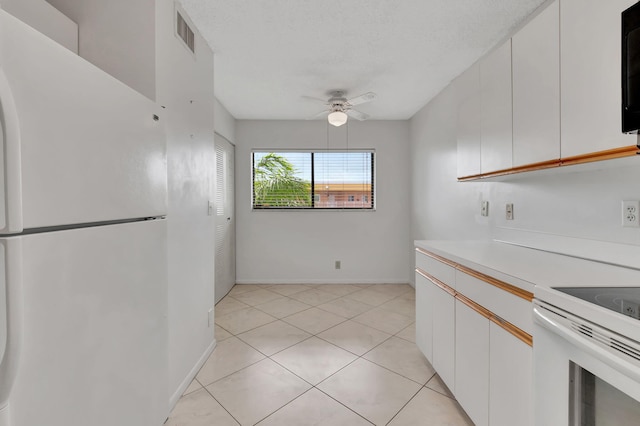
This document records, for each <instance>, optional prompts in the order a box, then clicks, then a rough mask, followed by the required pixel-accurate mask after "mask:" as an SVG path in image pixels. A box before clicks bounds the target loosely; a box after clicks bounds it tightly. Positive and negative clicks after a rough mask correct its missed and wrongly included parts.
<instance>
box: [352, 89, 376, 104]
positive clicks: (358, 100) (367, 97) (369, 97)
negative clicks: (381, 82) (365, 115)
mask: <svg viewBox="0 0 640 426" xmlns="http://www.w3.org/2000/svg"><path fill="white" fill-rule="evenodd" d="M377 97H378V95H376V94H375V93H373V92H367V93H365V94H363V95H360V96H356V97H355V98H351V99H349V100H348V101H347V102H349V103H350V104H351V105H360V104H363V103H365V102H371V101H373V100H374V99H375V98H377Z"/></svg>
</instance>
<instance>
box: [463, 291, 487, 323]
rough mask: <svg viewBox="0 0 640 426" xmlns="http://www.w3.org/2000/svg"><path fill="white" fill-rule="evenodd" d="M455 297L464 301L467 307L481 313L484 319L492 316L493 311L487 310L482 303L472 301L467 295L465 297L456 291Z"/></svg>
mask: <svg viewBox="0 0 640 426" xmlns="http://www.w3.org/2000/svg"><path fill="white" fill-rule="evenodd" d="M456 299H457V300H458V301H460V302H462V303H464V304H465V305H467V306H468V307H469V308H471V309H473V310H474V311H476V312H477V313H478V314H480V315H482V316H483V317H485V318H486V319H491V317H492V316H493V313H492V312H491V311H490V310H488V309H487V308H485V307H484V306H482V305H479V304H477V303H476V302H474V301H473V300H471V299H469V298H468V297H466V296H465V295H463V294H461V293H457V292H456Z"/></svg>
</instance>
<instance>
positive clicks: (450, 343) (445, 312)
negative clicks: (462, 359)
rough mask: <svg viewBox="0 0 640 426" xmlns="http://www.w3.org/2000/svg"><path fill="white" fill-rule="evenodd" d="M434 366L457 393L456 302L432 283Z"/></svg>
mask: <svg viewBox="0 0 640 426" xmlns="http://www.w3.org/2000/svg"><path fill="white" fill-rule="evenodd" d="M432 285H433V287H432V291H433V362H432V365H433V368H435V370H436V371H437V372H438V374H439V375H440V377H441V378H442V380H443V381H444V383H445V384H446V385H447V386H448V387H449V390H451V392H454V393H455V303H454V298H453V296H452V295H451V294H449V293H447V292H446V291H444V290H443V289H441V288H440V287H437V286H435V285H434V284H432Z"/></svg>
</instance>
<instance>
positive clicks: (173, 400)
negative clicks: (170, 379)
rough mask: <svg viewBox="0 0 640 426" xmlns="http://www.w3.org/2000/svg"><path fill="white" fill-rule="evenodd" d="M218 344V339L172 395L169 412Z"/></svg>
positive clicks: (214, 340)
mask: <svg viewBox="0 0 640 426" xmlns="http://www.w3.org/2000/svg"><path fill="white" fill-rule="evenodd" d="M216 344H217V341H216V339H213V342H211V345H209V347H208V348H207V349H206V350H205V351H204V353H203V354H202V356H201V357H200V359H198V362H197V363H196V365H194V366H193V368H192V369H191V371H189V374H187V377H185V378H184V380H183V381H182V383H180V386H178V389H177V390H176V391H175V392H174V393H173V395H171V398H170V399H169V412H171V411H172V410H173V408H174V407H175V406H176V404H177V403H178V400H179V399H180V397H181V396H182V394H184V391H186V390H187V388H188V387H189V385H190V384H191V382H192V381H193V379H194V378H195V377H196V374H198V371H200V369H201V368H202V366H203V365H204V363H205V362H207V360H208V359H209V356H210V355H211V352H213V350H214V349H215V348H216Z"/></svg>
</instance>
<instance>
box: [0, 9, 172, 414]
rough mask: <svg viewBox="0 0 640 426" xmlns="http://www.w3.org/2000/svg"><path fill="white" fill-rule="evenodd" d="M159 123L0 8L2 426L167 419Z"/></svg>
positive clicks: (122, 90) (119, 88) (122, 89)
mask: <svg viewBox="0 0 640 426" xmlns="http://www.w3.org/2000/svg"><path fill="white" fill-rule="evenodd" d="M159 116H160V112H159V110H158V107H157V105H156V104H155V103H154V102H152V101H151V100H149V99H147V98H145V97H144V96H142V95H140V94H139V93H137V92H135V91H134V90H132V89H131V88H129V87H127V86H126V85H124V84H122V83H121V82H119V81H118V80H116V79H114V78H113V77H111V76H109V75H107V74H106V73H105V72H103V71H102V70H100V69H98V68H96V67H95V66H93V65H92V64H90V63H88V62H87V61H85V60H84V59H82V58H80V57H78V56H77V55H75V54H74V53H72V52H71V51H68V50H67V49H65V48H64V47H62V46H60V45H58V44H57V43H55V42H54V41H52V40H50V39H48V38H47V37H45V36H43V35H42V34H40V33H39V32H38V31H36V30H34V29H32V28H31V27H29V26H27V25H25V24H24V23H23V22H22V21H20V20H18V19H15V18H14V17H13V16H11V15H10V14H8V13H6V12H5V11H2V10H0V164H1V167H2V170H1V173H0V268H1V269H0V426H45V425H46V426H107V425H109V426H114V425H118V426H129V425H130V426H147V425H149V426H159V425H161V424H162V423H163V421H164V420H165V418H166V415H167V410H168V395H167V393H168V392H167V362H168V361H167V273H166V268H167V266H166V256H167V254H166V238H167V237H166V220H165V214H166V208H167V207H166V206H167V178H166V140H165V132H164V129H163V125H162V120H161V117H159Z"/></svg>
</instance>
